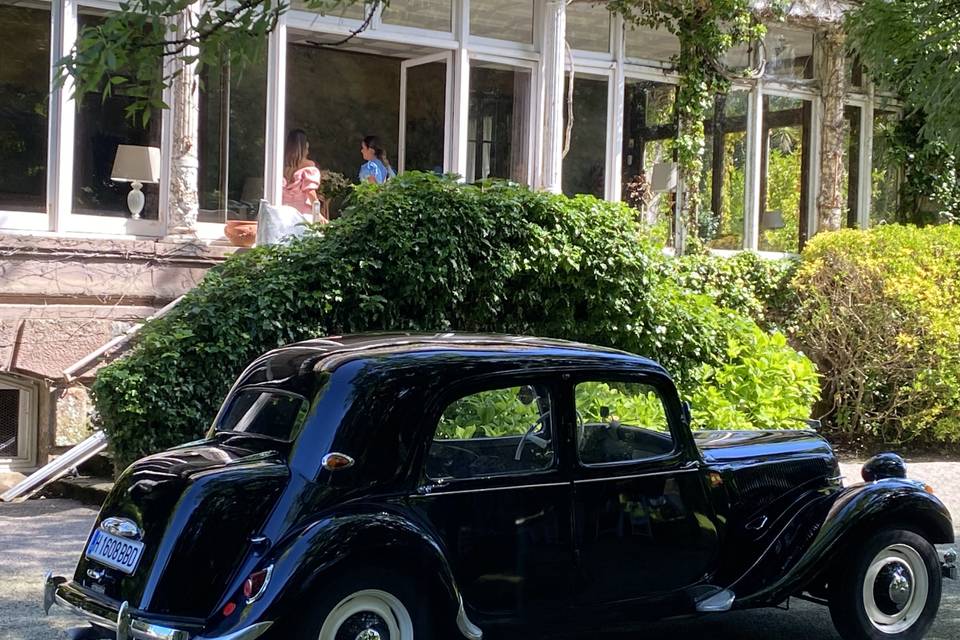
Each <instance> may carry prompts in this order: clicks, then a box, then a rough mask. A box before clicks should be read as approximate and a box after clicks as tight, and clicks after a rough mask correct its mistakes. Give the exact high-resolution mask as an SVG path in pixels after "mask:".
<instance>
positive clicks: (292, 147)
mask: <svg viewBox="0 0 960 640" xmlns="http://www.w3.org/2000/svg"><path fill="white" fill-rule="evenodd" d="M306 159H307V132H306V131H304V130H303V129H292V130H291V131H290V133H288V134H287V144H286V145H285V146H284V148H283V177H284V178H286V179H287V180H292V179H293V174H294V172H295V171H296V170H297V169H299V168H300V165H302V164H303V161H304V160H306Z"/></svg>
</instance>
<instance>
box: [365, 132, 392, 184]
mask: <svg viewBox="0 0 960 640" xmlns="http://www.w3.org/2000/svg"><path fill="white" fill-rule="evenodd" d="M360 155H362V156H363V159H364V160H365V161H366V162H364V163H363V166H361V167H360V182H372V183H373V184H383V183H384V182H386V181H387V180H389V179H390V178H393V177H395V176H396V175H397V174H396V173H394V171H393V169H392V168H391V167H390V161H389V160H387V152H386V151H384V149H383V146H381V144H380V139H379V138H378V137H377V136H367V137H366V138H364V139H363V140H362V141H361V142H360Z"/></svg>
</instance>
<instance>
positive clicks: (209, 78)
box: [198, 53, 267, 222]
mask: <svg viewBox="0 0 960 640" xmlns="http://www.w3.org/2000/svg"><path fill="white" fill-rule="evenodd" d="M266 72H267V66H266V54H265V53H264V54H263V55H262V56H261V58H260V59H259V60H256V61H254V62H251V63H248V64H247V65H246V67H244V68H243V69H233V68H231V67H230V65H229V64H224V65H222V66H220V67H214V66H210V67H206V68H205V69H204V70H203V75H202V76H201V83H200V149H199V153H200V176H199V181H200V194H199V195H200V215H199V218H198V219H199V220H200V222H224V221H225V220H228V219H229V220H247V219H253V218H254V217H255V216H256V214H257V207H258V204H259V202H260V198H262V197H263V161H264V160H263V159H264V137H265V135H266V123H265V121H264V113H265V112H266V95H267V75H266Z"/></svg>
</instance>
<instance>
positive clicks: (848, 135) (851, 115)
mask: <svg viewBox="0 0 960 640" xmlns="http://www.w3.org/2000/svg"><path fill="white" fill-rule="evenodd" d="M862 122H863V109H862V108H861V107H857V106H852V105H847V107H846V108H844V110H843V135H844V139H845V141H846V144H845V146H844V150H845V153H846V158H845V162H844V165H843V176H842V182H841V183H840V189H841V193H842V197H843V204H844V214H843V224H844V225H845V226H847V227H850V228H851V229H855V228H857V227H858V226H860V225H859V220H858V216H859V211H860V189H859V186H860V130H861V128H862V126H863V124H862Z"/></svg>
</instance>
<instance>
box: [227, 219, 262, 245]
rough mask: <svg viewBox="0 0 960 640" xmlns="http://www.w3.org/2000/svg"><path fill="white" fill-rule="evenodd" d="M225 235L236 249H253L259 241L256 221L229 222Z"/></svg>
mask: <svg viewBox="0 0 960 640" xmlns="http://www.w3.org/2000/svg"><path fill="white" fill-rule="evenodd" d="M223 235H225V236H227V239H228V240H230V244H232V245H233V246H235V247H252V246H253V243H254V242H255V241H256V239H257V221H256V220H227V224H226V225H225V226H224V227H223Z"/></svg>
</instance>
